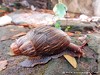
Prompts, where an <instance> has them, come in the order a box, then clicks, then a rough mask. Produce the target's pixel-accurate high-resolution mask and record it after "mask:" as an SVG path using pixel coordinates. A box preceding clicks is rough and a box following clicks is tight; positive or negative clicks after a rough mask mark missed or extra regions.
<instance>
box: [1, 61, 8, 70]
mask: <svg viewBox="0 0 100 75" xmlns="http://www.w3.org/2000/svg"><path fill="white" fill-rule="evenodd" d="M7 64H8V63H7V60H3V61H0V71H2V70H4V69H5V68H6V66H7Z"/></svg>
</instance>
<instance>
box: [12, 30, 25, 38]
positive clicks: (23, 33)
mask: <svg viewBox="0 0 100 75" xmlns="http://www.w3.org/2000/svg"><path fill="white" fill-rule="evenodd" d="M25 34H26V32H21V33H18V34H16V35H14V36H12V39H15V38H17V37H20V36H23V35H25Z"/></svg>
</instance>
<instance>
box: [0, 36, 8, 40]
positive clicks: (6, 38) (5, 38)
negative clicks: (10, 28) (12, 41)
mask: <svg viewBox="0 0 100 75" xmlns="http://www.w3.org/2000/svg"><path fill="white" fill-rule="evenodd" d="M8 39H9V37H7V36H2V37H1V39H0V41H5V40H8Z"/></svg>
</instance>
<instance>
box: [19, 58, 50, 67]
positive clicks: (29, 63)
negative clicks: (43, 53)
mask: <svg viewBox="0 0 100 75" xmlns="http://www.w3.org/2000/svg"><path fill="white" fill-rule="evenodd" d="M49 60H51V57H44V58H40V59H34V58H33V59H26V60H24V61H23V62H21V63H20V64H19V65H20V66H22V67H34V66H35V65H38V64H45V63H47V62H48V61H49Z"/></svg>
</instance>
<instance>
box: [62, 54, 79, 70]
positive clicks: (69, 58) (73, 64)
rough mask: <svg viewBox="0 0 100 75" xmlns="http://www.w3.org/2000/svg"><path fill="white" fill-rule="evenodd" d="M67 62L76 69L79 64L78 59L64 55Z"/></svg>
mask: <svg viewBox="0 0 100 75" xmlns="http://www.w3.org/2000/svg"><path fill="white" fill-rule="evenodd" d="M63 56H64V57H65V58H66V59H67V60H68V62H69V63H70V64H71V65H72V66H73V67H74V68H76V67H77V62H76V59H75V58H74V57H72V56H70V55H63Z"/></svg>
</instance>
